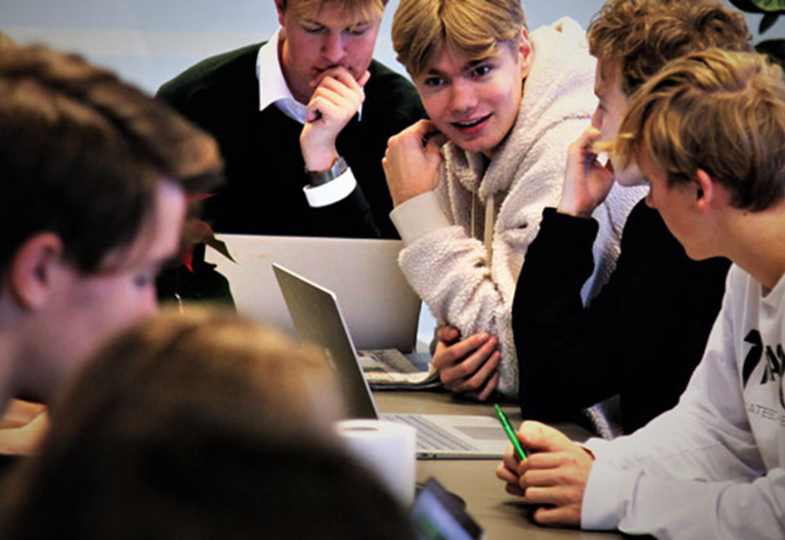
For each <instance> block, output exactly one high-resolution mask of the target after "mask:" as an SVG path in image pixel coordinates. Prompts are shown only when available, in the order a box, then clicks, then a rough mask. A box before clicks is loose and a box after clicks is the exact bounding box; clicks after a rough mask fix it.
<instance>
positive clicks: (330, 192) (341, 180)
mask: <svg viewBox="0 0 785 540" xmlns="http://www.w3.org/2000/svg"><path fill="white" fill-rule="evenodd" d="M356 187H357V180H355V178H354V173H352V169H351V168H349V169H346V171H345V172H344V173H343V174H342V175H341V176H338V177H337V178H335V179H334V180H332V181H331V182H327V183H326V184H322V185H321V186H316V187H313V186H305V187H304V188H303V191H304V192H305V198H306V199H308V206H310V207H311V208H322V207H323V206H330V205H331V204H335V203H337V202H338V201H341V200H343V199H345V198H346V197H348V196H349V195H350V194H351V193H352V191H354V190H355V188H356Z"/></svg>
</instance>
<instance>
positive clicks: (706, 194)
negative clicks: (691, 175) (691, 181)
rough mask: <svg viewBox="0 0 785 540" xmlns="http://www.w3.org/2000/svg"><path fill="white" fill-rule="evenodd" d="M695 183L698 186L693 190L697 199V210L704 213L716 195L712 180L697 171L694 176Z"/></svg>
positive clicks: (703, 172) (699, 170)
mask: <svg viewBox="0 0 785 540" xmlns="http://www.w3.org/2000/svg"><path fill="white" fill-rule="evenodd" d="M695 181H696V182H697V184H698V187H697V189H696V190H695V193H696V197H697V199H698V202H697V204H698V209H699V210H701V211H705V210H707V209H708V208H709V206H710V205H711V203H712V201H713V200H714V197H715V195H716V192H715V189H714V180H713V179H712V178H711V176H709V174H708V173H707V172H706V171H704V170H702V169H698V171H697V173H696V174H695Z"/></svg>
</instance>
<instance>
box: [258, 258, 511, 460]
mask: <svg viewBox="0 0 785 540" xmlns="http://www.w3.org/2000/svg"><path fill="white" fill-rule="evenodd" d="M273 270H274V272H275V277H276V278H277V279H278V284H279V285H280V287H281V292H282V293H283V297H284V299H285V300H286V305H287V306H288V308H289V313H290V314H291V316H292V321H293V322H294V326H295V328H296V329H297V332H298V334H299V335H300V338H301V339H302V340H304V341H309V342H311V343H313V344H315V345H317V346H319V347H321V349H322V350H323V352H324V356H325V358H326V359H327V362H328V363H329V364H330V366H331V367H332V368H333V369H334V370H335V371H336V372H337V374H338V379H339V381H340V384H341V390H342V392H343V394H344V396H345V398H346V403H347V406H348V408H349V414H350V417H351V418H379V417H380V415H379V414H378V412H377V410H376V403H375V402H374V399H373V394H371V390H370V387H369V386H368V381H367V380H366V378H365V376H364V375H363V371H362V367H361V366H360V361H359V358H358V356H357V350H356V349H355V347H354V343H353V342H352V338H351V336H350V334H349V330H348V328H347V326H346V322H345V320H344V318H343V314H342V312H341V308H340V306H339V305H338V300H337V298H336V296H335V294H334V293H333V292H332V291H330V290H328V289H325V288H324V287H321V286H320V285H317V284H316V283H314V282H312V281H310V280H308V279H306V278H304V277H302V276H300V275H297V274H296V273H294V272H292V271H291V270H288V269H286V268H284V267H282V266H280V265H278V264H273ZM489 410H490V407H489ZM382 417H383V418H384V419H386V420H392V421H395V422H405V423H407V424H410V425H413V426H414V427H415V428H417V457H418V458H421V459H436V458H456V459H498V458H500V457H501V456H502V454H504V451H505V449H506V448H507V445H508V441H507V437H506V435H505V433H504V430H503V429H502V427H501V425H500V424H499V422H498V420H496V419H495V418H492V417H488V416H451V415H439V414H431V415H429V414H385V415H382Z"/></svg>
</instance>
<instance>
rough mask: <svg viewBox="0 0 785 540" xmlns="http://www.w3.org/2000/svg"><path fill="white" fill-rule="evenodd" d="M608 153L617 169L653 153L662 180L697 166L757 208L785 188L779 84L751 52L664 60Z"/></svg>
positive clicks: (679, 179)
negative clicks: (612, 157) (613, 157)
mask: <svg viewBox="0 0 785 540" xmlns="http://www.w3.org/2000/svg"><path fill="white" fill-rule="evenodd" d="M611 152H612V153H613V154H614V155H615V156H616V157H617V159H618V160H619V162H620V163H621V165H622V166H628V165H629V164H630V163H632V162H633V161H635V160H636V159H637V158H638V157H639V156H640V155H641V153H643V152H645V153H647V154H648V155H649V156H651V157H652V158H653V160H654V162H655V163H656V164H657V165H658V166H659V167H661V168H662V169H663V170H664V171H665V173H666V174H667V178H668V185H670V186H673V185H675V184H679V183H685V182H689V181H691V180H692V179H694V178H695V175H696V173H697V170H698V169H701V170H703V171H705V172H706V173H708V174H709V175H710V176H711V177H712V178H713V179H714V180H715V181H717V182H719V183H721V184H722V185H723V186H725V187H726V188H727V189H728V190H729V192H730V193H731V204H732V205H733V206H734V207H736V208H741V209H748V210H751V211H753V212H754V211H761V210H764V209H766V208H769V207H771V206H773V205H774V204H776V203H778V202H779V201H780V200H782V198H783V190H784V188H785V81H783V72H782V69H781V68H780V67H779V66H777V65H775V64H771V63H770V62H769V61H768V60H767V59H766V57H764V56H762V55H758V54H755V53H738V52H729V51H724V50H722V49H709V50H706V51H703V52H697V53H693V54H690V55H687V56H685V57H683V58H681V59H677V60H674V61H673V62H672V63H670V64H668V65H667V66H666V67H665V68H663V70H662V71H661V72H660V73H659V74H657V75H656V76H655V77H654V78H653V79H651V80H650V81H649V82H648V83H646V84H645V85H644V86H643V87H641V89H640V90H639V91H638V93H636V94H635V96H634V97H633V100H632V102H631V104H630V106H629V108H628V111H627V116H626V117H625V119H624V121H623V122H622V125H621V128H620V129H619V135H618V136H617V138H616V140H615V141H613V142H612V143H611Z"/></svg>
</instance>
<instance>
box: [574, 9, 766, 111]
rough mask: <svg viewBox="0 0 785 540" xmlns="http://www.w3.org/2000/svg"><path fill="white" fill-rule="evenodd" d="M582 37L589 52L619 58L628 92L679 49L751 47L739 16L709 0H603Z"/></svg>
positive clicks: (680, 51)
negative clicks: (584, 38) (587, 44)
mask: <svg viewBox="0 0 785 540" xmlns="http://www.w3.org/2000/svg"><path fill="white" fill-rule="evenodd" d="M587 37H588V41H589V51H590V52H591V54H592V56H594V57H596V58H597V59H598V60H600V61H612V60H618V61H619V62H620V67H621V76H622V78H621V84H622V90H623V91H624V93H625V94H626V95H628V96H631V95H632V94H633V93H634V92H635V90H637V89H638V88H639V87H640V86H641V85H642V84H643V83H644V82H645V81H647V80H648V79H649V78H650V77H651V76H652V75H654V74H655V73H657V72H658V71H659V70H660V69H661V68H662V67H663V66H664V65H665V64H666V63H668V61H669V60H673V59H674V58H679V57H681V56H684V55H685V54H689V53H691V52H695V51H702V50H704V49H709V48H712V47H719V48H721V49H727V50H731V51H752V45H751V41H750V40H751V36H750V33H749V30H748V28H747V23H746V22H745V20H744V16H743V15H742V14H741V13H739V12H738V11H736V10H734V9H732V8H729V7H727V6H724V5H722V4H721V3H719V2H717V1H715V0H608V1H607V2H606V3H605V5H603V7H602V9H601V10H600V11H599V12H598V13H597V14H596V15H595V16H594V17H593V18H592V21H591V23H590V24H589V29H588V31H587Z"/></svg>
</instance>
